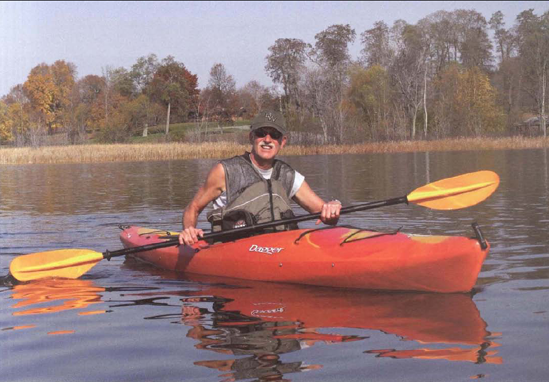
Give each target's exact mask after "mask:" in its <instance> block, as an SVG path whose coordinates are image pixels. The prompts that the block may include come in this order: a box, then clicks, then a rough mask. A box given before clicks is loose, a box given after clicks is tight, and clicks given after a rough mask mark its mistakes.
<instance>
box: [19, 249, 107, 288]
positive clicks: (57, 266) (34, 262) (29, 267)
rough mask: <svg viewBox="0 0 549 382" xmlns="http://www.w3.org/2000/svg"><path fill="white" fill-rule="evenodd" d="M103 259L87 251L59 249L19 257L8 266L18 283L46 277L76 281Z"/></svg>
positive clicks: (98, 254) (97, 253) (97, 254)
mask: <svg viewBox="0 0 549 382" xmlns="http://www.w3.org/2000/svg"><path fill="white" fill-rule="evenodd" d="M102 259H103V254H102V253H99V252H94V251H91V250H89V249H60V250H55V251H46V252H37V253H32V254H30V255H24V256H19V257H16V258H15V259H13V261H12V262H11V264H10V273H11V275H12V276H13V277H15V278H16V279H17V280H19V281H30V280H36V279H42V278H48V277H60V278H66V279H76V278H78V277H80V276H82V275H83V274H84V273H86V272H87V271H89V270H90V269H91V268H92V267H93V266H94V265H95V264H97V263H98V262H99V261H101V260H102Z"/></svg>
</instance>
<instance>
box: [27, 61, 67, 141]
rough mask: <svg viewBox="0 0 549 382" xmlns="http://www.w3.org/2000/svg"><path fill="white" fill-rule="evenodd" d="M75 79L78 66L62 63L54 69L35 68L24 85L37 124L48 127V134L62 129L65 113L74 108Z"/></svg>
mask: <svg viewBox="0 0 549 382" xmlns="http://www.w3.org/2000/svg"><path fill="white" fill-rule="evenodd" d="M75 75H76V68H75V66H74V64H71V63H67V62H65V61H62V60H59V61H56V62H55V63H54V64H53V65H51V66H49V65H47V64H40V65H38V66H36V67H34V68H33V69H32V70H31V72H30V74H29V76H28V77H27V81H26V82H25V83H24V84H23V89H24V91H25V95H26V96H27V97H28V99H29V101H30V103H31V105H32V109H33V111H34V112H35V118H36V119H37V123H38V124H39V125H40V124H43V125H44V126H46V127H47V131H48V134H52V133H53V132H54V131H55V130H56V129H57V128H59V127H60V126H61V125H62V123H61V122H62V119H63V113H65V112H66V111H67V108H68V106H69V104H70V100H69V94H70V93H71V91H72V87H73V86H74V83H75Z"/></svg>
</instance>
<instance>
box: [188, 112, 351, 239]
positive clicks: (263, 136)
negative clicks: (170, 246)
mask: <svg viewBox="0 0 549 382" xmlns="http://www.w3.org/2000/svg"><path fill="white" fill-rule="evenodd" d="M286 134H287V132H286V123H285V121H284V117H283V116H282V114H281V113H279V112H276V111H261V112H260V113H259V114H258V115H257V116H256V117H255V118H254V120H253V121H252V125H251V127H250V134H249V139H250V143H251V145H252V148H251V151H250V152H246V153H245V154H244V155H240V156H236V157H233V158H230V159H225V160H222V161H220V162H219V163H218V164H216V165H215V166H214V167H213V168H212V169H211V170H210V172H209V174H208V176H207V178H206V181H205V183H204V184H203V185H202V187H201V188H200V189H199V190H198V192H197V193H196V195H195V196H194V198H193V200H192V201H191V202H190V203H189V205H188V206H187V207H186V208H185V211H184V213H183V231H182V232H181V234H180V235H179V242H180V244H187V245H192V244H194V243H196V242H197V241H198V240H199V237H202V236H203V235H204V232H203V231H202V230H201V229H199V228H196V224H197V221H198V215H199V214H200V213H201V212H202V210H203V209H204V208H205V207H206V206H207V205H208V203H210V202H213V206H214V210H213V211H211V212H210V213H209V214H208V221H210V223H211V224H212V230H213V231H219V230H227V229H235V228H240V227H245V226H249V225H252V224H260V223H265V222H270V221H275V220H280V219H285V218H290V217H293V216H294V215H293V212H292V210H291V207H290V199H292V200H294V201H295V202H297V203H298V204H299V205H300V206H301V207H303V209H305V210H306V211H308V212H309V213H320V219H319V220H318V221H317V224H320V222H323V223H325V224H329V225H335V224H337V222H338V220H339V213H340V210H341V203H340V202H339V201H338V200H332V201H330V202H325V201H324V200H322V199H321V198H320V197H319V196H318V195H317V194H316V193H315V192H314V191H313V190H312V189H311V187H310V186H309V185H308V184H307V182H306V181H305V178H304V177H303V175H301V174H300V173H299V172H297V171H295V170H294V169H292V168H291V167H290V166H289V165H288V164H286V163H285V162H283V161H281V160H278V159H275V157H276V156H277V154H278V152H279V151H280V150H281V149H282V148H283V147H284V146H285V145H286V142H287V135H286ZM284 228H285V227H284V226H282V227H277V229H284ZM286 228H287V227H286Z"/></svg>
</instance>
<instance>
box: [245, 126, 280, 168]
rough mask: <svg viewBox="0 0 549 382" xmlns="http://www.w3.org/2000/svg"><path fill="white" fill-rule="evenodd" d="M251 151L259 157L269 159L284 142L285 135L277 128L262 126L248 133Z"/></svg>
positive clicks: (272, 157)
mask: <svg viewBox="0 0 549 382" xmlns="http://www.w3.org/2000/svg"><path fill="white" fill-rule="evenodd" d="M250 140H251V143H252V152H253V153H254V154H255V155H257V156H258V157H259V158H260V159H263V160H271V159H274V157H275V156H276V155H277V154H278V152H279V151H280V149H281V148H283V147H284V145H285V144H286V137H285V136H283V135H282V134H281V133H280V132H279V131H278V130H277V129H275V128H272V127H262V128H260V129H257V130H256V131H254V132H253V133H250Z"/></svg>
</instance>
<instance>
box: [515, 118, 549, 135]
mask: <svg viewBox="0 0 549 382" xmlns="http://www.w3.org/2000/svg"><path fill="white" fill-rule="evenodd" d="M545 123H546V125H549V115H546V116H545ZM515 130H516V132H517V133H518V134H521V135H538V134H543V131H542V129H541V118H540V117H539V116H535V117H530V118H528V119H525V120H524V121H522V122H521V123H517V124H515Z"/></svg>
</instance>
